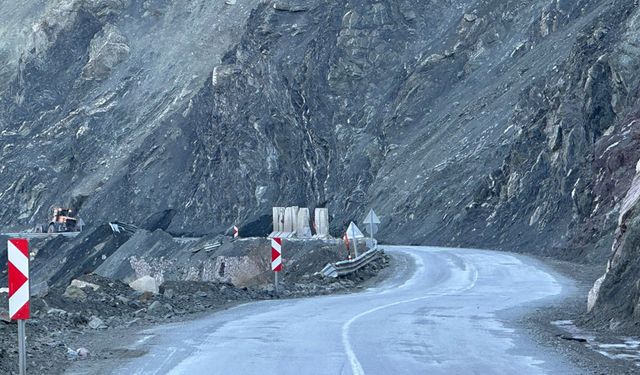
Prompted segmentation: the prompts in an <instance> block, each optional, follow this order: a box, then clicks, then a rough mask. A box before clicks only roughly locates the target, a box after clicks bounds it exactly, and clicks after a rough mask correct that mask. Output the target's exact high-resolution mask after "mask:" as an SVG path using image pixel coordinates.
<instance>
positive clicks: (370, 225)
mask: <svg viewBox="0 0 640 375" xmlns="http://www.w3.org/2000/svg"><path fill="white" fill-rule="evenodd" d="M369 236H370V237H371V246H373V220H371V222H370V223H369Z"/></svg>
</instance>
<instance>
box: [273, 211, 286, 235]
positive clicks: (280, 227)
mask: <svg viewBox="0 0 640 375" xmlns="http://www.w3.org/2000/svg"><path fill="white" fill-rule="evenodd" d="M272 211H273V231H274V232H284V213H285V208H284V207H273V210H272Z"/></svg>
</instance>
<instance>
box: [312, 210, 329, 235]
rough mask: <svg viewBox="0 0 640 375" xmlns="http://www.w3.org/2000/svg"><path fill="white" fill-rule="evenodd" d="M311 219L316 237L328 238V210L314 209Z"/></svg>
mask: <svg viewBox="0 0 640 375" xmlns="http://www.w3.org/2000/svg"><path fill="white" fill-rule="evenodd" d="M313 217H314V223H315V230H316V235H317V236H318V237H329V209H328V208H316V209H315V212H314V215H313Z"/></svg>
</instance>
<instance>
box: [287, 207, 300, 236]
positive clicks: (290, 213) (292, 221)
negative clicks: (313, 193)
mask: <svg viewBox="0 0 640 375" xmlns="http://www.w3.org/2000/svg"><path fill="white" fill-rule="evenodd" d="M297 222H298V207H297V206H293V207H287V208H285V210H284V230H283V232H294V231H295V230H296V225H297Z"/></svg>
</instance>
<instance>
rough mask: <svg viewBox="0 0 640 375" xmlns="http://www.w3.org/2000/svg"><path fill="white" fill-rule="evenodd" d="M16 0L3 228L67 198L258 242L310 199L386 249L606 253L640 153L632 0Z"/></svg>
mask: <svg viewBox="0 0 640 375" xmlns="http://www.w3.org/2000/svg"><path fill="white" fill-rule="evenodd" d="M10 3H11V4H9V5H7V6H8V7H11V9H12V10H13V11H14V12H13V13H11V14H10V12H9V13H3V15H0V21H2V22H0V36H1V37H2V38H0V94H1V96H0V141H1V143H2V148H1V149H0V161H1V163H0V175H1V177H0V199H2V202H3V205H2V206H0V222H2V223H3V224H6V225H10V224H17V225H23V226H25V227H26V226H31V225H33V224H34V223H36V222H38V221H41V220H44V218H45V217H46V215H47V211H48V209H49V207H51V206H52V205H54V204H60V203H62V204H69V205H72V206H74V208H77V209H80V212H81V214H82V216H83V217H84V218H85V221H87V222H89V223H91V222H93V223H97V222H100V221H104V220H107V219H108V220H115V219H118V220H121V221H124V222H138V223H139V222H142V220H143V219H144V218H145V217H147V216H148V215H150V214H154V213H156V214H157V215H158V217H163V218H164V219H163V223H162V228H163V229H165V230H166V231H168V232H169V233H172V234H194V235H195V234H198V235H199V234H206V233H222V232H224V231H226V230H227V229H228V228H229V227H230V226H231V225H233V224H238V225H241V226H242V227H243V229H244V230H245V231H250V232H251V233H254V234H261V233H268V232H269V230H270V228H269V227H270V225H271V219H270V214H271V208H272V206H285V205H299V206H303V207H311V208H314V207H325V206H328V207H329V209H330V212H331V213H332V215H334V216H333V217H332V222H331V226H332V231H333V232H334V234H339V232H340V231H342V230H343V229H344V226H345V224H347V223H348V222H349V221H350V220H352V219H354V218H355V219H359V216H362V215H363V214H364V213H365V212H366V208H367V207H369V206H374V207H375V208H376V209H377V212H378V213H380V214H381V216H382V219H383V224H382V226H381V232H380V237H381V238H383V239H385V240H388V241H393V242H402V243H429V244H442V245H458V246H475V247H491V248H502V249H516V250H523V251H533V252H537V253H542V254H550V255H554V256H558V257H565V258H572V259H581V260H586V261H604V259H605V258H606V257H607V256H608V250H609V249H610V246H611V242H612V239H613V233H614V231H615V228H616V225H618V223H616V216H617V211H618V210H619V208H620V201H621V199H622V198H623V197H624V196H625V194H626V193H627V190H628V188H629V186H630V185H631V180H632V178H633V169H634V167H635V164H636V162H637V159H638V157H639V156H640V155H638V153H637V151H635V149H634V148H633V146H632V145H633V142H631V140H630V137H632V134H635V133H633V132H634V129H635V128H634V124H635V122H633V121H634V119H635V118H637V116H636V113H635V112H636V110H635V105H636V103H637V100H638V89H637V88H638V82H639V79H640V77H639V74H638V72H639V71H640V69H638V68H639V66H638V64H639V63H638V61H640V59H639V58H638V57H640V50H639V49H638V47H637V45H638V43H637V42H638V38H639V33H638V32H637V30H638V17H639V10H638V4H637V2H634V1H629V0H614V1H604V0H580V1H555V0H553V1H552V0H539V1H534V2H520V1H511V0H509V1H504V0H490V1H474V0H467V1H462V0H460V1H458V0H455V1H454V0H452V1H440V2H425V1H417V0H394V1H391V0H376V1H373V2H371V1H364V0H352V1H343V2H329V1H323V0H287V1H266V2H263V1H258V0H238V1H235V2H234V1H227V2H225V1H215V2H212V1H205V0H199V1H192V2H188V3H181V4H177V3H172V2H167V1H162V0H145V1H142V0H128V1H125V0H121V1H116V0H111V1H107V0H93V1H80V0H64V1H63V0H58V1H53V2H49V3H47V4H46V6H44V5H42V3H40V2H38V1H35V0H26V1H22V2H20V3H19V4H18V2H10ZM13 15H17V16H20V17H14V16H13ZM7 17H9V18H10V19H5V18H7ZM167 212H171V214H170V215H165V214H164V213H167ZM616 251H617V250H616ZM607 285H608V284H607V281H606V280H605V282H604V283H603V288H609V286H607ZM599 303H600V302H598V303H596V306H598V304H599Z"/></svg>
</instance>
